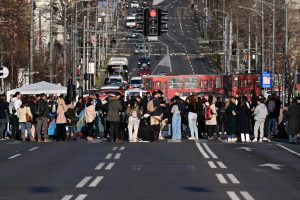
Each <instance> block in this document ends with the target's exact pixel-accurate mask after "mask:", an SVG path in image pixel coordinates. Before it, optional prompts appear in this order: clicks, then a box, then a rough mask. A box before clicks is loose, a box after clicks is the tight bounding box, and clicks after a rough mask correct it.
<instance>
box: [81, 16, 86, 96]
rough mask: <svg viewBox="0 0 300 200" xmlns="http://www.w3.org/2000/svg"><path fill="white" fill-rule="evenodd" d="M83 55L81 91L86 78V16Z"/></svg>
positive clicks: (84, 86) (84, 85) (84, 20)
mask: <svg viewBox="0 0 300 200" xmlns="http://www.w3.org/2000/svg"><path fill="white" fill-rule="evenodd" d="M82 50H83V55H82V59H83V60H82V74H81V78H82V79H81V80H82V81H83V84H82V85H83V91H85V89H86V80H85V79H84V78H85V77H84V75H85V73H86V16H84V17H83V49H82Z"/></svg>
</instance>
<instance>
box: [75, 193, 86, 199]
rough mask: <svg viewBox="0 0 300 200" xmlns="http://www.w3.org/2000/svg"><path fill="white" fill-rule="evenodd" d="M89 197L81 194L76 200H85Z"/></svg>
mask: <svg viewBox="0 0 300 200" xmlns="http://www.w3.org/2000/svg"><path fill="white" fill-rule="evenodd" d="M87 196H88V195H87V194H80V195H78V197H77V198H76V199H75V200H84V199H85V198H86V197H87Z"/></svg>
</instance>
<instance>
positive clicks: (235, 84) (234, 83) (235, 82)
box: [233, 77, 239, 88]
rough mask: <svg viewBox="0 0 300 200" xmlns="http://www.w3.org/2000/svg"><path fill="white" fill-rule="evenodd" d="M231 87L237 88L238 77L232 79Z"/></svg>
mask: <svg viewBox="0 0 300 200" xmlns="http://www.w3.org/2000/svg"><path fill="white" fill-rule="evenodd" d="M233 87H236V88H237V87H239V77H234V79H233Z"/></svg>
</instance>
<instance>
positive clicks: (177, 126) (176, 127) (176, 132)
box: [172, 113, 181, 140]
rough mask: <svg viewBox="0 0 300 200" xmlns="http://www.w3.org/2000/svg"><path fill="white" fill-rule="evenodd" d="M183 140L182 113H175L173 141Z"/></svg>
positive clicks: (173, 118)
mask: <svg viewBox="0 0 300 200" xmlns="http://www.w3.org/2000/svg"><path fill="white" fill-rule="evenodd" d="M180 139H181V116H180V113H174V114H173V117H172V140H180Z"/></svg>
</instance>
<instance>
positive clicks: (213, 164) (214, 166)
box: [208, 161, 217, 169]
mask: <svg viewBox="0 0 300 200" xmlns="http://www.w3.org/2000/svg"><path fill="white" fill-rule="evenodd" d="M208 164H209V166H210V168H212V169H216V168H217V166H216V165H215V163H214V162H213V161H208Z"/></svg>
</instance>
